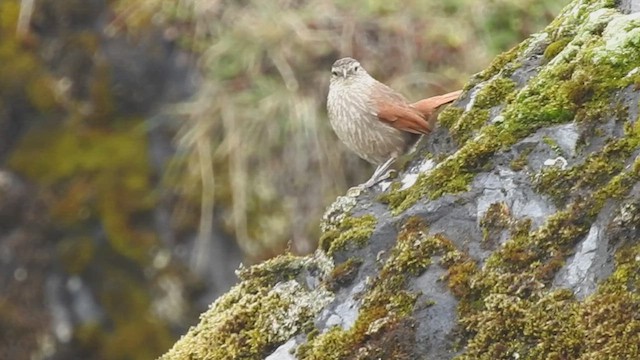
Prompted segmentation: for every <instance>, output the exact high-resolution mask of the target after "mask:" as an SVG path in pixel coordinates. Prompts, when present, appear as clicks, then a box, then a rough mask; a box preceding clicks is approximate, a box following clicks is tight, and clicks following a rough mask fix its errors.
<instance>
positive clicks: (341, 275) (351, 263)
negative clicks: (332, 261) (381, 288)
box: [325, 258, 362, 291]
mask: <svg viewBox="0 0 640 360" xmlns="http://www.w3.org/2000/svg"><path fill="white" fill-rule="evenodd" d="M360 265H362V260H361V259H354V258H349V259H347V261H345V262H343V263H342V264H338V265H336V267H335V268H334V269H333V271H332V272H331V275H330V276H329V278H328V279H326V281H325V283H326V286H327V288H328V289H329V290H331V291H336V290H337V289H339V288H341V287H344V286H346V285H348V284H350V283H351V282H352V281H353V279H355V278H356V276H357V275H358V269H359V268H360Z"/></svg>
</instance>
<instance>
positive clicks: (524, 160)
mask: <svg viewBox="0 0 640 360" xmlns="http://www.w3.org/2000/svg"><path fill="white" fill-rule="evenodd" d="M532 151H533V147H528V148H526V149H523V150H522V151H520V153H519V154H518V156H516V158H515V159H513V160H512V161H511V162H510V163H509V166H510V167H511V170H513V171H520V170H522V169H524V168H525V166H527V164H528V163H529V154H531V152H532Z"/></svg>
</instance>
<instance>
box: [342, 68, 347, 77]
mask: <svg viewBox="0 0 640 360" xmlns="http://www.w3.org/2000/svg"><path fill="white" fill-rule="evenodd" d="M342 77H343V78H345V79H346V78H347V69H342Z"/></svg>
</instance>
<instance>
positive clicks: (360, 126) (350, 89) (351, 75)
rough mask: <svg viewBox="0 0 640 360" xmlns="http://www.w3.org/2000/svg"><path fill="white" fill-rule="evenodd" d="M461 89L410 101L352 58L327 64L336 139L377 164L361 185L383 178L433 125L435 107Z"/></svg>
mask: <svg viewBox="0 0 640 360" xmlns="http://www.w3.org/2000/svg"><path fill="white" fill-rule="evenodd" d="M460 93H461V91H460V90H459V91H454V92H451V93H448V94H444V95H440V96H434V97H430V98H428V99H424V100H420V101H418V102H415V103H413V104H412V103H410V102H409V101H408V100H407V99H406V98H405V97H404V96H402V95H400V94H399V93H397V92H396V91H394V90H393V89H391V88H390V87H388V86H387V85H385V84H383V83H381V82H379V81H377V80H376V79H374V78H373V77H371V75H369V73H367V71H366V70H365V69H364V68H363V67H362V66H361V65H360V63H359V62H358V61H356V60H355V59H352V58H349V57H347V58H343V59H340V60H337V61H336V62H335V63H333V66H332V67H331V82H330V86H329V95H328V98H327V110H328V113H329V121H330V122H331V127H333V130H334V131H335V133H336V135H338V138H339V139H340V140H341V141H342V142H343V143H344V144H345V145H346V146H347V147H348V148H349V149H351V150H352V151H353V152H355V153H356V154H357V155H358V156H360V157H361V158H363V159H365V160H366V161H368V162H370V163H372V164H375V165H377V166H378V167H377V169H376V170H375V171H374V173H373V175H372V176H371V178H370V179H369V180H368V181H367V182H366V183H365V184H364V186H365V187H371V186H373V185H375V184H377V183H378V182H380V181H382V180H384V177H385V176H386V172H387V170H388V169H389V167H390V166H391V164H393V162H394V161H395V160H396V159H397V158H398V156H401V155H402V154H404V153H406V152H407V151H409V149H410V148H411V147H412V146H413V145H414V144H415V143H416V142H417V141H418V139H419V138H420V136H421V135H427V134H429V133H430V132H431V131H432V130H433V127H434V123H435V115H436V111H437V110H438V108H439V107H440V106H442V105H445V104H448V103H450V102H452V101H454V100H455V99H457V98H458V96H459V95H460Z"/></svg>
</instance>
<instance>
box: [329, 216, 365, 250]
mask: <svg viewBox="0 0 640 360" xmlns="http://www.w3.org/2000/svg"><path fill="white" fill-rule="evenodd" d="M377 222H378V219H376V217H375V216H373V215H363V216H361V217H350V216H347V217H345V218H343V219H342V221H340V223H339V224H338V225H337V226H336V227H335V228H333V229H329V230H325V232H324V233H323V234H322V236H321V237H320V243H319V247H320V248H321V249H323V250H325V251H326V252H327V253H328V254H333V253H335V252H336V251H339V250H344V249H345V248H346V247H347V246H357V247H361V246H363V245H364V244H365V243H366V241H367V240H369V238H370V237H371V234H373V230H374V229H375V226H376V223H377Z"/></svg>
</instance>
